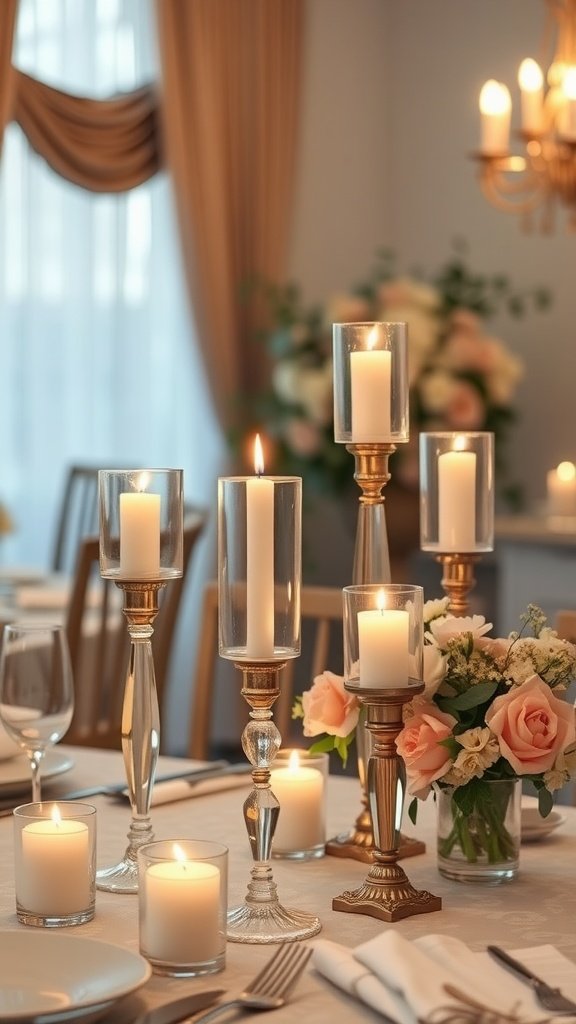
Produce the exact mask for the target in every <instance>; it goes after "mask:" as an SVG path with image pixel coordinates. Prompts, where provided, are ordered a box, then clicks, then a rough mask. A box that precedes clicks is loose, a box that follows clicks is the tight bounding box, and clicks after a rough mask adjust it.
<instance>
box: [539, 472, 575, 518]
mask: <svg viewBox="0 0 576 1024" xmlns="http://www.w3.org/2000/svg"><path fill="white" fill-rule="evenodd" d="M546 485H547V491H548V513H549V514H550V515H553V516H576V466H574V463H573V462H561V463H560V465H559V466H557V467H556V469H550V470H549V471H548V473H547V475H546Z"/></svg>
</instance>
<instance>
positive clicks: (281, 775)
mask: <svg viewBox="0 0 576 1024" xmlns="http://www.w3.org/2000/svg"><path fill="white" fill-rule="evenodd" d="M270 784H271V786H272V791H273V793H274V795H275V796H276V798H277V800H278V802H279V804H280V814H279V817H278V822H277V825H276V831H275V833H274V851H275V852H276V853H294V852H296V851H299V850H300V851H304V850H311V849H313V848H314V847H317V846H320V845H322V843H324V842H326V824H325V820H324V777H323V775H322V772H320V771H318V769H317V768H309V767H307V766H304V765H301V764H300V760H299V757H298V751H297V750H294V751H292V754H291V755H290V762H289V765H288V767H287V768H275V769H274V770H273V771H272V773H271V777H270Z"/></svg>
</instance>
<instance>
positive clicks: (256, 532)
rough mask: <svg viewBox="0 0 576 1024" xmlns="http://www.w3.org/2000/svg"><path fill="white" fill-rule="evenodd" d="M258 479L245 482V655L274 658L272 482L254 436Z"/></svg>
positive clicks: (259, 446) (257, 437) (257, 439)
mask: <svg viewBox="0 0 576 1024" xmlns="http://www.w3.org/2000/svg"><path fill="white" fill-rule="evenodd" d="M254 452H255V457H254V464H255V468H256V473H257V475H256V476H254V477H252V478H250V479H249V480H247V481H246V655H247V656H248V657H250V658H269V657H272V656H273V654H274V481H273V480H270V479H268V478H266V477H264V476H262V475H261V474H262V473H263V470H264V460H263V457H262V446H261V444H260V438H259V436H258V435H256V441H255V446H254Z"/></svg>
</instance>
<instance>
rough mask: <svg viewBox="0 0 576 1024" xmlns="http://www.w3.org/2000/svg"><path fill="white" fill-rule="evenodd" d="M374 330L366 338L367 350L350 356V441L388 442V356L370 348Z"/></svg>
mask: <svg viewBox="0 0 576 1024" xmlns="http://www.w3.org/2000/svg"><path fill="white" fill-rule="evenodd" d="M375 331H377V328H376V327H373V328H372V330H371V332H370V334H369V336H368V348H367V349H365V350H363V351H359V352H351V353H350V401H351V418H352V431H351V439H352V441H353V442H362V441H391V440H392V427H391V374H392V353H391V352H390V351H389V350H388V349H373V348H371V347H370V346H371V344H373V343H374V342H375V341H376V338H377V335H376V334H375V333H374V332H375Z"/></svg>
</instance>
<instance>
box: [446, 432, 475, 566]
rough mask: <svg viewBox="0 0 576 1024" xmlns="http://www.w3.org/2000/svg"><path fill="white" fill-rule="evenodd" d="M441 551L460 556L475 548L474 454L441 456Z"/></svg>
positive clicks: (454, 452) (459, 453) (453, 453)
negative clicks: (454, 552) (455, 553)
mask: <svg viewBox="0 0 576 1024" xmlns="http://www.w3.org/2000/svg"><path fill="white" fill-rule="evenodd" d="M438 548H439V550H440V551H443V552H449V551H457V552H460V553H462V552H467V551H474V550H475V548H476V453H475V452H464V451H453V452H444V453H443V454H442V455H439V456H438Z"/></svg>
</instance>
